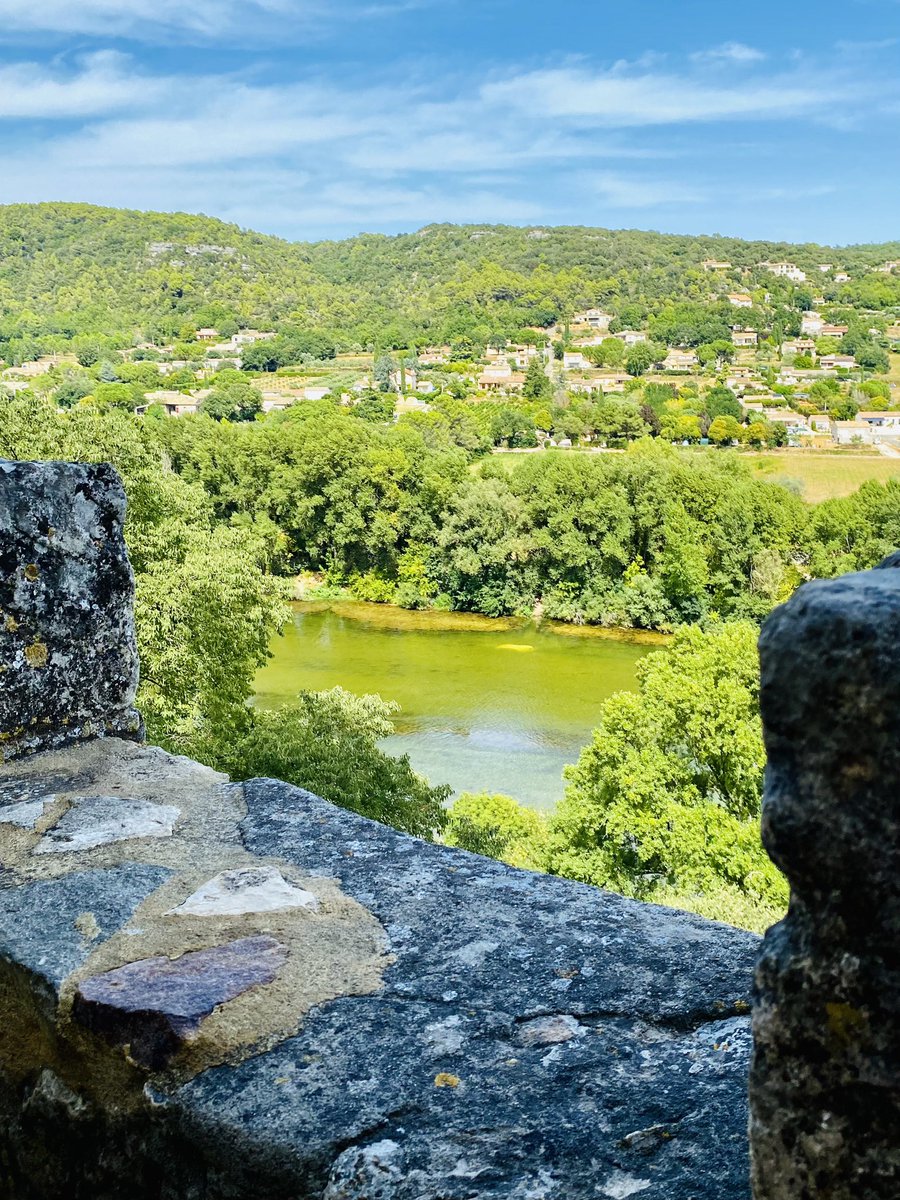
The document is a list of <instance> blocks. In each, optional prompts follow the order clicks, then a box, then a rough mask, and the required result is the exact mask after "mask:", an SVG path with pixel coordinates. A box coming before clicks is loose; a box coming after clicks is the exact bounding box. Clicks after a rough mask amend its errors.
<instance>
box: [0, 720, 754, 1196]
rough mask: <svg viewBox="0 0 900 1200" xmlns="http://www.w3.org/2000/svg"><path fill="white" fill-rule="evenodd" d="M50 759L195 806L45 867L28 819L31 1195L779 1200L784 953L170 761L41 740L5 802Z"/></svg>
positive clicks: (22, 1164)
mask: <svg viewBox="0 0 900 1200" xmlns="http://www.w3.org/2000/svg"><path fill="white" fill-rule="evenodd" d="M24 767H27V769H23V768H24ZM42 774H43V775H44V777H45V778H46V780H47V783H46V785H45V787H46V791H48V792H49V793H50V794H51V795H52V796H53V797H54V798H55V803H56V804H58V805H65V804H66V803H68V801H69V800H70V799H71V795H70V793H72V792H73V791H74V793H75V794H76V795H84V794H86V793H87V794H99V795H109V796H113V795H115V793H116V792H120V793H121V794H122V795H123V796H124V797H127V798H131V797H135V796H139V797H144V798H147V799H150V800H152V801H153V802H155V803H160V804H166V803H168V802H174V801H175V800H177V803H178V806H179V807H180V808H181V810H182V817H181V818H180V820H179V822H178V823H177V825H176V829H175V832H174V834H173V836H172V837H170V838H154V837H145V838H132V839H130V840H128V841H123V842H114V843H108V844H105V845H100V846H95V847H91V848H86V849H82V850H80V851H74V852H72V853H69V854H60V855H40V856H35V855H34V854H33V852H32V851H33V847H34V845H35V844H36V843H37V841H38V840H39V839H40V838H41V837H42V836H46V832H45V831H44V832H42V831H41V828H40V826H41V822H39V823H38V829H36V830H34V831H31V830H24V829H20V828H17V827H13V826H0V856H2V857H3V861H4V862H6V863H7V872H6V875H5V876H2V878H0V927H2V929H3V930H4V934H3V937H2V938H0V1009H2V1008H3V1006H8V1008H9V1011H10V1012H11V1013H13V1014H14V1017H15V1019H14V1020H13V1021H12V1022H11V1025H10V1029H11V1032H10V1035H9V1037H8V1039H7V1041H6V1042H4V1041H3V1040H2V1038H0V1194H2V1195H4V1196H8V1197H10V1200H124V1198H125V1197H128V1200H160V1198H164V1200H175V1198H178V1200H181V1198H182V1197H183V1198H184V1200H238V1198H241V1200H243V1198H249V1197H256V1196H265V1197H266V1200H325V1198H326V1197H327V1198H328V1200H376V1198H377V1197H385V1198H388V1197H389V1198H390V1200H473V1198H475V1197H484V1198H486V1200H487V1198H503V1200H509V1198H516V1200H590V1198H599V1200H603V1198H606V1197H615V1196H626V1195H638V1194H640V1195H641V1196H642V1197H643V1198H644V1200H748V1197H749V1171H748V1161H747V1140H746V1121H747V1108H746V1099H745V1097H746V1077H747V1066H748V1059H749V1052H750V1031H749V1016H748V1012H749V1004H748V1001H749V995H748V992H749V983H750V976H751V972H752V964H753V960H754V958H755V955H756V952H757V948H758V939H757V938H755V937H753V936H752V935H750V934H745V933H741V932H739V931H737V930H732V929H729V928H727V927H725V926H720V925H715V924H712V923H710V922H707V921H703V920H701V919H700V918H697V917H693V916H690V915H687V914H682V913H677V912H674V911H671V910H668V909H662V908H656V907H653V906H649V905H641V904H637V903H634V902H631V901H627V900H623V899H621V898H619V897H616V896H611V895H608V894H606V893H603V892H600V891H597V890H596V889H594V888H590V887H585V886H582V885H579V884H574V883H569V882H566V881H564V880H559V879H552V878H548V877H544V876H540V875H534V874H531V873H528V872H524V871H517V870H514V869H512V868H510V867H506V866H504V865H502V864H500V863H495V862H491V861H489V860H486V859H480V858H477V857H475V856H473V855H469V854H465V853H463V852H461V851H454V850H450V849H447V848H445V847H440V846H433V845H428V844H426V843H424V842H420V841H417V840H416V839H414V838H409V837H406V836H404V835H402V834H398V833H396V832H394V831H393V830H390V829H387V828H385V827H384V826H382V825H378V824H376V823H374V822H371V821H366V820H363V819H362V818H360V817H356V816H354V815H353V814H350V813H347V812H345V811H343V810H341V809H337V808H334V807H333V806H332V805H330V804H327V803H326V802H325V801H323V800H320V799H318V798H317V797H315V796H311V795H310V794H308V793H306V792H302V791H299V790H298V789H295V788H292V787H289V786H287V785H286V784H283V783H279V782H276V781H271V780H262V781H254V782H251V783H248V784H245V785H243V787H241V788H233V787H229V786H228V785H227V784H224V783H222V782H221V780H220V777H217V776H215V775H214V773H212V772H209V771H206V770H205V769H204V768H200V767H198V766H196V765H195V764H191V763H189V762H187V761H186V760H183V759H173V758H171V756H169V755H165V754H163V753H162V752H161V751H159V750H155V749H153V748H152V747H138V746H134V745H129V744H128V743H124V742H118V741H116V740H115V739H111V738H108V739H104V740H103V741H102V742H94V743H88V744H86V745H83V746H80V747H78V748H75V749H68V750H65V751H56V752H51V753H47V754H42V755H38V756H34V757H32V758H30V759H29V760H27V764H22V763H13V764H10V765H9V766H8V767H6V768H0V787H2V786H3V785H4V784H7V785H9V787H10V789H11V794H12V789H17V790H16V791H15V794H16V795H21V794H23V789H24V790H25V791H28V790H29V789H30V792H29V794H33V793H40V791H41V787H42V784H41V782H40V780H41V776H42ZM13 776H14V777H13ZM237 797H240V798H241V803H240V804H237V803H236V798H237ZM54 816H55V812H54V810H53V809H52V808H51V809H49V810H48V814H47V815H46V816H45V817H44V818H43V823H44V824H48V823H50V824H52V823H53V820H54ZM4 829H6V830H8V832H6V833H4V832H3V830H4ZM4 839H5V840H4ZM223 879H224V880H227V881H230V882H231V883H235V882H239V881H241V880H243V881H244V882H247V881H248V880H249V881H251V882H253V881H257V883H258V881H260V880H262V881H265V880H269V881H272V880H275V882H276V884H277V891H278V892H279V893H281V891H282V888H281V884H278V883H277V881H278V880H279V879H280V880H283V881H284V884H285V885H287V887H288V889H291V888H297V889H300V890H302V891H304V892H307V893H309V894H310V895H312V896H313V897H314V898H315V900H316V907H315V908H310V907H306V906H304V907H294V908H285V909H280V910H269V909H264V910H262V911H253V912H243V911H242V912H233V911H230V910H227V911H221V910H220V911H215V909H216V904H217V903H218V901H217V900H216V901H215V903H214V904H213V906H212V908H213V911H206V901H205V900H204V899H203V897H208V896H209V894H210V893H213V895H214V897H216V896H218V897H221V896H224V897H225V899H226V901H228V900H229V899H230V898H232V897H234V896H235V895H237V896H238V897H240V895H241V891H242V889H241V888H240V887H238V888H237V890H236V891H231V890H230V889H229V887H228V885H227V883H226V885H225V886H224V887H223V886H222V884H221V881H222V880H223ZM213 885H215V886H213ZM254 886H256V884H254ZM263 890H265V883H264V882H263ZM250 892H251V894H252V892H253V888H251V889H250ZM198 896H199V897H201V900H200V901H199V906H200V908H201V909H202V910H203V911H201V912H199V913H198V912H193V913H192V912H189V911H179V910H180V909H183V908H184V906H185V904H186V902H187V901H189V899H191V898H193V899H195V900H196V897H198ZM227 907H228V906H227V904H226V909H227ZM255 907H256V905H254V908H255ZM245 939H251V940H254V939H255V940H256V941H257V944H258V945H259V944H260V939H262V940H263V944H264V945H266V946H269V945H275V946H278V947H283V948H284V951H283V952H282V951H281V950H276V951H264V952H263V953H262V960H263V962H264V963H265V970H264V972H263V974H264V975H265V977H266V978H267V979H268V981H265V980H264V979H263V978H262V977H257V976H253V979H254V980H256V981H255V982H254V981H252V980H251V979H250V977H249V976H248V974H247V971H246V966H247V964H246V962H243V963H242V962H240V961H231V962H227V963H226V962H225V961H224V960H223V959H221V958H219V959H218V966H217V967H215V968H213V963H214V962H215V961H216V958H217V955H218V954H220V953H221V951H222V950H223V948H225V947H226V946H227V945H228V944H229V943H232V944H233V943H235V942H241V941H243V940H245ZM211 951H215V952H216V953H214V954H210V952H211ZM198 952H199V954H200V955H201V957H200V958H198V959H192V958H191V956H192V955H195V954H197V953H198ZM272 955H274V957H275V958H277V959H279V960H280V965H277V967H276V964H275V962H274V961H273V959H272V957H271V956H272ZM148 960H150V961H149V962H148ZM193 962H198V963H200V964H201V966H203V965H204V964H205V966H204V969H202V970H199V971H195V970H193V968H192V963H193ZM273 967H276V969H275V970H274V971H273V970H272V968H273ZM206 968H209V970H207V969H206ZM219 968H221V969H219ZM170 972H172V973H170ZM115 982H124V986H122V987H118V988H115V989H112V988H111V986H110V985H111V984H112V983H115ZM248 984H249V986H248ZM241 989H244V990H241ZM239 992H240V994H238V993H239ZM211 1005H212V1006H213V1007H212V1008H211V1007H210V1006H211ZM34 1030H37V1033H35V1032H34Z"/></svg>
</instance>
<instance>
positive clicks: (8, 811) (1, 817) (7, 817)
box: [0, 800, 48, 829]
mask: <svg viewBox="0 0 900 1200" xmlns="http://www.w3.org/2000/svg"><path fill="white" fill-rule="evenodd" d="M47 803H48V801H47V800H20V801H19V803H18V804H4V805H2V806H0V825H19V826H21V828H22V829H34V827H35V825H37V823H38V821H39V820H40V819H41V817H42V816H43V815H44V809H45V808H46V807H47Z"/></svg>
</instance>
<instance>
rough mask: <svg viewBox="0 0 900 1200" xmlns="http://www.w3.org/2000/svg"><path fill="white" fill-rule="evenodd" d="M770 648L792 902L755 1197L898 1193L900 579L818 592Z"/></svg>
mask: <svg viewBox="0 0 900 1200" xmlns="http://www.w3.org/2000/svg"><path fill="white" fill-rule="evenodd" d="M894 557H896V556H894ZM887 565H888V566H895V565H897V564H896V563H895V562H891V561H890V560H889V561H888V564H887ZM760 647H761V652H762V710H763V718H764V724H765V738H766V747H767V750H768V755H769V769H768V777H767V782H766V795H765V804H764V814H763V831H764V838H765V842H766V846H767V847H768V849H769V852H770V853H771V855H772V857H773V858H774V860H775V861H776V863H778V865H779V866H780V867H781V868H782V869H783V870H784V871H785V873H786V874H787V876H788V878H789V880H790V883H791V905H790V912H789V914H788V917H787V918H786V920H784V921H783V922H782V923H781V924H780V925H777V926H776V927H775V928H774V929H773V930H771V931H770V932H769V933H768V934H767V936H766V939H765V942H764V946H763V951H762V955H761V958H760V961H759V966H758V968H757V973H756V999H755V1007H754V1034H755V1052H754V1061H753V1071H752V1083H751V1104H752V1125H751V1141H752V1147H753V1179H754V1194H755V1196H756V1200H826V1198H827V1200H889V1198H890V1200H896V1197H897V1196H898V1195H900V869H898V863H900V786H898V780H900V649H898V648H900V572H898V571H896V570H883V571H878V570H876V571H870V572H866V573H863V574H858V575H850V576H844V577H843V578H840V579H837V580H832V581H828V582H817V583H811V584H807V585H806V586H805V587H803V588H801V589H800V591H799V592H798V593H797V594H796V595H795V597H794V598H793V599H792V600H791V601H789V603H788V604H786V605H785V606H784V607H782V608H781V609H779V610H778V611H777V612H776V613H775V614H774V615H773V616H772V617H771V618H770V620H769V621H768V622H767V624H766V627H765V629H764V631H763V635H762V639H761V642H760Z"/></svg>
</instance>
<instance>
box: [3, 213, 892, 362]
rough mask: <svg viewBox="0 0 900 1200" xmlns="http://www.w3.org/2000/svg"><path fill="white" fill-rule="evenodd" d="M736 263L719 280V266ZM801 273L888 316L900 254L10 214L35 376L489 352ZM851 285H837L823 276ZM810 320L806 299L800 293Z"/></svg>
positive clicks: (524, 233)
mask: <svg viewBox="0 0 900 1200" xmlns="http://www.w3.org/2000/svg"><path fill="white" fill-rule="evenodd" d="M708 258H713V259H721V260H724V261H727V262H729V263H731V264H732V269H731V270H730V271H727V272H724V273H723V274H720V275H716V274H710V273H709V272H707V271H705V270H704V269H703V266H702V263H703V261H704V260H705V259H708ZM783 259H788V260H790V261H791V262H795V263H796V264H797V265H798V266H800V267H801V268H803V269H805V270H807V271H808V272H809V273H810V280H809V284H808V285H807V288H808V291H809V293H810V296H811V295H812V294H813V293H814V292H818V291H819V290H820V289H822V290H823V291H824V294H825V296H826V298H827V299H828V300H830V301H833V302H835V303H844V304H847V305H849V306H852V307H867V308H871V309H874V310H879V311H886V310H890V309H891V308H892V307H894V306H896V305H898V304H900V278H898V277H897V276H896V275H894V276H886V275H880V274H871V271H872V268H874V267H876V266H878V265H879V264H881V263H883V262H885V261H886V260H890V259H900V242H893V243H889V244H887V245H881V246H854V247H848V248H842V249H834V248H831V247H821V246H815V245H799V246H793V245H788V244H785V243H776V242H745V241H740V240H737V239H733V238H718V237H680V236H673V235H665V234H657V233H642V232H638V231H633V230H624V231H615V230H606V229H590V228H581V227H563V228H541V229H520V228H513V227H509V226H489V225H485V226H454V225H434V226H429V227H427V228H425V229H421V230H419V231H418V232H416V233H410V234H402V235H400V236H397V237H386V236H382V235H375V234H364V235H361V236H359V237H356V238H351V239H348V240H346V241H342V242H321V243H309V244H307V243H290V242H286V241H283V240H281V239H279V238H275V237H269V236H265V235H262V234H257V233H252V232H248V231H246V230H242V229H239V228H238V227H237V226H235V225H228V224H225V223H223V222H221V221H218V220H215V219H213V218H211V217H205V216H190V215H186V214H182V213H175V214H172V213H142V212H132V211H126V210H118V209H109V208H96V207H92V206H89V205H82V204H37V205H10V206H7V207H0V354H2V355H3V357H5V358H6V359H7V361H22V360H23V359H24V358H28V357H31V356H32V355H33V354H36V353H42V352H48V351H55V350H65V349H70V348H72V342H73V339H75V340H77V339H78V338H79V337H84V336H85V335H98V334H102V335H105V336H108V337H110V338H111V339H112V344H113V345H119V346H125V345H131V344H133V343H134V342H135V341H136V340H140V339H141V338H142V337H150V338H174V337H178V336H179V333H180V332H181V330H182V329H183V328H184V327H189V328H197V327H203V326H211V327H214V328H217V329H218V328H220V327H223V326H226V327H227V326H230V325H231V324H232V323H236V324H237V325H240V326H261V327H263V328H273V327H274V328H285V327H300V328H303V329H314V330H317V331H319V332H325V333H327V334H329V336H331V337H332V338H333V339H334V340H335V342H336V343H337V344H338V345H339V346H342V347H344V348H352V347H354V346H360V347H365V346H367V345H377V346H381V347H387V346H406V345H409V344H419V345H421V344H423V343H430V342H438V341H447V340H451V339H453V338H459V337H468V338H471V339H473V340H475V341H480V342H482V343H484V342H486V341H487V340H488V339H490V338H491V337H503V336H510V335H512V334H514V333H515V332H516V330H517V329H519V328H521V327H522V326H526V325H528V326H535V325H536V326H548V325H551V324H553V323H554V322H555V321H556V320H565V319H566V318H568V317H569V316H570V315H571V314H572V313H573V312H575V311H577V310H578V309H579V308H584V307H589V306H592V305H595V304H600V305H603V306H604V307H605V308H606V309H607V310H608V311H611V312H612V313H614V314H620V315H621V316H622V317H623V319H627V320H629V321H632V320H633V321H637V320H643V319H646V317H647V316H649V315H652V314H654V313H657V312H659V311H660V309H661V308H662V307H663V306H664V305H666V304H671V303H672V302H678V301H685V302H691V303H694V304H703V305H709V304H711V303H714V302H715V295H714V294H715V293H717V292H722V291H723V290H728V288H729V287H731V288H733V287H737V286H739V285H740V286H741V288H742V289H744V290H746V289H748V288H752V287H760V288H765V289H766V290H767V291H768V292H770V293H771V294H772V297H773V302H774V303H779V302H783V303H785V304H793V305H797V303H798V296H797V292H798V289H796V288H795V287H794V285H792V284H790V283H789V282H788V281H786V280H779V279H775V278H774V277H773V276H771V275H770V274H768V273H766V272H761V271H759V269H758V264H759V263H760V262H763V261H767V260H783ZM823 262H829V263H834V264H836V265H837V266H839V267H840V268H842V269H844V270H846V271H847V272H848V273H849V274H850V275H851V276H852V277H853V280H852V282H851V283H849V284H844V285H839V284H836V283H835V282H834V281H833V278H832V277H831V276H822V275H820V273H819V271H818V265H819V264H820V263H823ZM799 291H800V293H801V295H800V297H799V301H800V304H799V306H800V307H803V306H804V304H803V301H804V299H805V297H804V296H803V295H802V292H803V291H804V289H803V288H801V289H799Z"/></svg>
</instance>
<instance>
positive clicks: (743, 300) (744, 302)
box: [728, 292, 753, 308]
mask: <svg viewBox="0 0 900 1200" xmlns="http://www.w3.org/2000/svg"><path fill="white" fill-rule="evenodd" d="M728 303H729V304H730V305H731V306H732V307H733V308H752V307H753V297H752V296H748V295H747V294H746V292H733V293H732V294H731V295H730V296H729V297H728Z"/></svg>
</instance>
